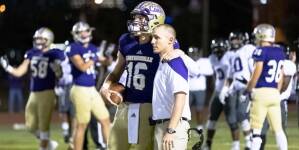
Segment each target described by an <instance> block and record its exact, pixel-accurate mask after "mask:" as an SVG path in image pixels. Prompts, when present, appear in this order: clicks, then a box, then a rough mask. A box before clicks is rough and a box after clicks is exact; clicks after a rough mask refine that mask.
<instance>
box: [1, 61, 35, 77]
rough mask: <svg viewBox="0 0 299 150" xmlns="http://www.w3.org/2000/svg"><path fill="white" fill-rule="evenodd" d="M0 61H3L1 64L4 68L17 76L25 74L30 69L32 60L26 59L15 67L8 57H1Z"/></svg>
mask: <svg viewBox="0 0 299 150" xmlns="http://www.w3.org/2000/svg"><path fill="white" fill-rule="evenodd" d="M0 61H1V66H2V67H3V68H4V70H5V71H6V72H8V73H10V74H12V75H13V76H16V77H20V76H23V75H24V74H25V73H26V72H27V71H28V68H29V64H30V60H28V59H25V60H24V61H23V62H22V64H21V65H20V66H18V67H17V68H14V67H12V66H11V65H9V62H8V60H7V59H6V58H4V57H1V58H0Z"/></svg>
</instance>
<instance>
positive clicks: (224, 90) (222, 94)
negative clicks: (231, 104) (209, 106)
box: [219, 86, 229, 105]
mask: <svg viewBox="0 0 299 150" xmlns="http://www.w3.org/2000/svg"><path fill="white" fill-rule="evenodd" d="M228 96H229V87H228V86H223V88H222V90H221V92H220V94H219V100H220V103H221V104H223V105H224V104H225V99H226V98H227V97H228Z"/></svg>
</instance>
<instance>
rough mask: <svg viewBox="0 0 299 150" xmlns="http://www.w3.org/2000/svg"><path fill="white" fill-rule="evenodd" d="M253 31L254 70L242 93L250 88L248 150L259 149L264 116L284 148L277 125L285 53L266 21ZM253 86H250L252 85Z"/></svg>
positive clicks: (285, 143)
mask: <svg viewBox="0 0 299 150" xmlns="http://www.w3.org/2000/svg"><path fill="white" fill-rule="evenodd" d="M253 34H254V35H255V40H256V41H255V42H256V45H257V46H258V47H257V49H256V50H255V51H254V52H253V55H252V57H253V59H254V61H255V62H254V70H253V74H252V76H251V79H250V81H249V83H248V85H247V87H246V91H245V93H246V92H247V93H250V92H252V94H251V96H252V106H251V111H250V121H251V122H250V125H251V128H252V131H253V135H252V145H251V149H252V150H259V149H260V145H261V142H262V140H261V138H260V135H261V129H262V126H263V122H264V120H265V118H266V117H267V119H268V120H269V122H270V125H271V127H272V129H273V130H274V132H275V137H276V142H277V145H278V147H279V149H280V150H287V149H288V148H287V147H288V146H287V139H286V136H285V134H284V132H283V130H282V126H281V112H280V111H281V110H280V89H281V85H282V76H283V74H282V67H283V62H284V59H285V54H284V52H283V50H282V49H281V47H278V46H275V45H274V44H273V43H274V40H275V29H274V27H273V26H271V25H268V24H261V25H258V26H257V27H256V28H255V29H254V32H253ZM253 88H254V89H253Z"/></svg>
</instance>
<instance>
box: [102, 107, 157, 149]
mask: <svg viewBox="0 0 299 150" xmlns="http://www.w3.org/2000/svg"><path fill="white" fill-rule="evenodd" d="M151 116H152V104H151V103H144V104H140V109H139V129H138V131H139V132H138V144H129V142H128V141H129V140H128V128H130V127H128V104H126V103H121V104H120V105H119V106H118V107H117V111H116V114H115V117H114V121H113V124H112V128H111V132H110V136H109V140H108V149H109V150H153V145H154V140H153V139H154V138H153V137H154V126H150V125H149V120H148V119H149V117H151Z"/></svg>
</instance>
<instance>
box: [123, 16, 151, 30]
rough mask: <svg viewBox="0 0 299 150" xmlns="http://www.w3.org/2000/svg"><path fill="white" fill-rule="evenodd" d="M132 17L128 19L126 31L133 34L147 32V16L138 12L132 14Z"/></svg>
mask: <svg viewBox="0 0 299 150" xmlns="http://www.w3.org/2000/svg"><path fill="white" fill-rule="evenodd" d="M131 18H132V19H131V20H129V21H128V23H127V24H128V31H129V32H130V33H133V34H134V35H140V34H141V33H149V26H148V20H149V19H148V17H147V16H145V15H140V14H132V17H131Z"/></svg>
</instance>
